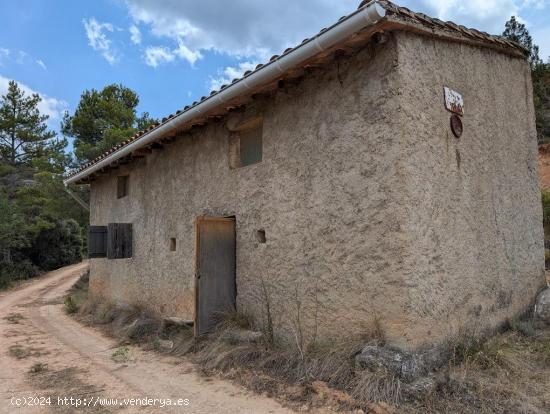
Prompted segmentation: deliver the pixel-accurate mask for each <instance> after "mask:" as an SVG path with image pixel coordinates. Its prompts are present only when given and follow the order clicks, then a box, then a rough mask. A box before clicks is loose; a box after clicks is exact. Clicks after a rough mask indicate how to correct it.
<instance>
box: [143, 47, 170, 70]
mask: <svg viewBox="0 0 550 414" xmlns="http://www.w3.org/2000/svg"><path fill="white" fill-rule="evenodd" d="M175 58H176V57H175V55H174V53H173V52H172V51H171V50H170V49H168V48H166V47H162V46H149V47H148V48H146V49H145V54H144V59H145V63H146V64H147V65H149V66H152V67H154V68H156V67H157V66H158V65H160V64H162V63H168V62H172V61H173V60H174V59H175Z"/></svg>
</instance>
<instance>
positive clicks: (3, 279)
mask: <svg viewBox="0 0 550 414" xmlns="http://www.w3.org/2000/svg"><path fill="white" fill-rule="evenodd" d="M39 273H40V272H39V269H38V268H37V267H36V266H34V265H33V264H32V263H30V262H28V261H22V262H18V263H9V264H7V263H2V264H1V265H0V289H6V288H8V287H10V286H11V285H12V284H13V283H14V282H17V281H21V280H27V279H30V278H33V277H35V276H37V275H38V274H39Z"/></svg>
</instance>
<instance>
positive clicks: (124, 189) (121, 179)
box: [117, 175, 130, 198]
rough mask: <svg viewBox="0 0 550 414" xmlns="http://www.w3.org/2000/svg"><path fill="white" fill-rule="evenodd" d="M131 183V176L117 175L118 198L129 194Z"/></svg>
mask: <svg viewBox="0 0 550 414" xmlns="http://www.w3.org/2000/svg"><path fill="white" fill-rule="evenodd" d="M129 184H130V176H128V175H119V176H118V177H117V198H123V197H126V196H127V195H128V187H129Z"/></svg>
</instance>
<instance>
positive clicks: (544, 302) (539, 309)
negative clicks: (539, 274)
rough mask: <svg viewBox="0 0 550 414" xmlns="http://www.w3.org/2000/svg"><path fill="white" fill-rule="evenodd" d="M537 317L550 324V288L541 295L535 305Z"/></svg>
mask: <svg viewBox="0 0 550 414" xmlns="http://www.w3.org/2000/svg"><path fill="white" fill-rule="evenodd" d="M535 315H536V316H537V318H539V319H541V320H543V321H545V322H546V323H550V288H548V289H545V290H543V291H542V292H540V293H539V295H538V297H537V302H536V305H535Z"/></svg>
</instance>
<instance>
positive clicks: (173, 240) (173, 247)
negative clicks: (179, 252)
mask: <svg viewBox="0 0 550 414" xmlns="http://www.w3.org/2000/svg"><path fill="white" fill-rule="evenodd" d="M170 251H171V252H175V251H176V238H175V237H172V238H171V239H170Z"/></svg>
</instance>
